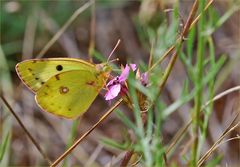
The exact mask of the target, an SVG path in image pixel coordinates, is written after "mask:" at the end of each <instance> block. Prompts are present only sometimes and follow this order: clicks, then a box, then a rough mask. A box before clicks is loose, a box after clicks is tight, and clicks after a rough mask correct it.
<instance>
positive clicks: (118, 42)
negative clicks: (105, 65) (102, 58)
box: [107, 39, 121, 62]
mask: <svg viewBox="0 0 240 167" xmlns="http://www.w3.org/2000/svg"><path fill="white" fill-rule="evenodd" d="M120 42H121V40H120V39H118V41H117V44H116V45H115V47H114V48H113V50H112V52H111V53H110V55H109V56H108V59H107V62H109V60H110V58H111V56H112V55H113V53H114V51H115V50H116V49H117V47H118V45H119V44H120Z"/></svg>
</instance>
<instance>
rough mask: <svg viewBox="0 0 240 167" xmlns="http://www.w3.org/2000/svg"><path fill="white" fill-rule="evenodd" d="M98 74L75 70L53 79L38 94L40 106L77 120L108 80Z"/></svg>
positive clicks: (37, 99)
mask: <svg viewBox="0 0 240 167" xmlns="http://www.w3.org/2000/svg"><path fill="white" fill-rule="evenodd" d="M100 75H101V74H98V73H96V72H90V71H85V70H75V71H68V72H63V73H60V74H58V75H56V76H53V77H51V78H50V79H49V80H48V81H47V82H46V83H45V84H44V85H43V86H42V87H41V88H40V89H39V90H38V91H37V94H36V101H37V103H38V104H39V106H40V107H41V108H42V109H44V110H45V111H48V112H50V113H53V114H55V115H59V116H62V117H65V118H76V117H77V116H79V115H81V114H82V113H84V112H85V111H86V110H87V109H88V108H89V106H90V105H91V103H92V102H93V100H94V99H95V98H96V96H97V95H98V93H99V91H100V90H101V89H102V88H103V86H104V85H105V81H106V79H105V78H103V77H102V76H100Z"/></svg>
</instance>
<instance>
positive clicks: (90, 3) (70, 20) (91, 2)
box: [36, 0, 94, 58]
mask: <svg viewBox="0 0 240 167" xmlns="http://www.w3.org/2000/svg"><path fill="white" fill-rule="evenodd" d="M93 2H94V0H90V1H88V2H86V3H85V4H84V5H83V6H82V7H80V8H79V9H77V10H76V11H75V12H74V13H73V15H72V16H71V17H70V18H69V20H68V21H67V22H66V23H65V24H64V25H63V27H62V28H61V29H60V30H59V31H58V32H57V33H56V34H55V35H54V36H53V38H52V39H51V40H50V41H49V42H48V43H47V44H46V45H45V46H44V48H43V49H42V50H41V52H40V53H39V54H38V56H37V57H36V58H41V57H43V55H44V54H45V53H46V52H47V50H48V49H49V48H50V47H51V46H52V45H53V44H54V43H55V42H56V41H57V40H58V38H59V37H60V36H61V35H62V34H63V33H64V31H65V30H66V29H67V28H68V27H69V26H70V25H71V24H72V22H73V21H74V20H75V19H76V18H77V17H78V16H79V14H81V13H82V12H83V11H85V10H86V9H87V8H88V7H89V6H91V5H92V4H93Z"/></svg>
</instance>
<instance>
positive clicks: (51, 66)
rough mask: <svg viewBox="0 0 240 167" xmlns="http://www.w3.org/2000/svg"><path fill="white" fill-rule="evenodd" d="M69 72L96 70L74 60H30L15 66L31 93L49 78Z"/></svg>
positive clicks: (88, 64) (87, 64)
mask: <svg viewBox="0 0 240 167" xmlns="http://www.w3.org/2000/svg"><path fill="white" fill-rule="evenodd" d="M71 70H88V71H96V68H95V65H94V64H91V63H88V62H86V61H83V60H79V59H74V58H48V59H32V60H26V61H23V62H21V63H18V64H17V65H16V71H17V73H18V75H19V77H20V78H21V79H22V81H23V82H24V83H25V84H26V85H27V86H28V87H29V88H30V89H31V90H32V91H33V92H36V91H37V90H39V89H40V88H41V87H42V86H43V85H44V84H45V83H46V82H47V81H48V79H50V78H51V77H53V76H55V75H57V74H60V73H63V72H66V71H71Z"/></svg>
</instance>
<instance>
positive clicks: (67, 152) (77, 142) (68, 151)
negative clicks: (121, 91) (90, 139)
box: [51, 99, 123, 167]
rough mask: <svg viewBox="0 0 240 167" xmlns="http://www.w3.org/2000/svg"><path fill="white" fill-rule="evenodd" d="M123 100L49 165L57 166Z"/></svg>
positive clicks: (116, 105) (116, 104)
mask: <svg viewBox="0 0 240 167" xmlns="http://www.w3.org/2000/svg"><path fill="white" fill-rule="evenodd" d="M122 101H123V99H120V100H118V101H117V102H116V103H115V104H114V105H113V106H112V107H111V108H110V109H109V110H108V111H107V112H106V113H105V114H104V115H103V116H102V117H101V118H100V119H99V120H98V122H96V123H95V124H94V125H93V126H92V127H91V128H90V129H89V130H88V131H87V132H86V133H84V134H83V135H82V136H81V137H80V138H79V139H78V140H77V141H76V142H75V143H74V144H73V145H72V146H71V147H70V148H69V149H67V150H66V151H65V152H64V153H63V154H62V155H61V156H59V157H58V158H57V160H55V161H54V162H53V163H52V164H51V166H52V167H53V166H57V165H58V164H59V163H60V162H61V161H62V160H63V159H64V158H65V157H66V156H67V155H68V154H70V153H71V152H72V151H73V150H74V148H76V147H77V146H78V144H79V143H80V142H81V141H83V139H85V138H86V137H87V136H88V135H89V134H90V133H91V132H92V131H93V130H94V129H95V128H96V127H97V126H98V125H99V124H100V123H101V122H103V121H104V120H105V119H106V118H107V117H108V116H109V115H110V114H111V113H112V112H113V111H114V110H115V109H116V108H117V107H118V106H119V105H120V104H121V102H122Z"/></svg>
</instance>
